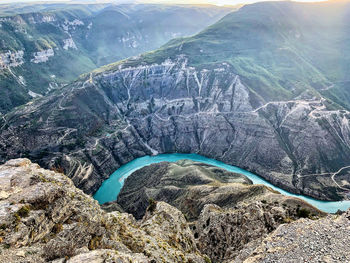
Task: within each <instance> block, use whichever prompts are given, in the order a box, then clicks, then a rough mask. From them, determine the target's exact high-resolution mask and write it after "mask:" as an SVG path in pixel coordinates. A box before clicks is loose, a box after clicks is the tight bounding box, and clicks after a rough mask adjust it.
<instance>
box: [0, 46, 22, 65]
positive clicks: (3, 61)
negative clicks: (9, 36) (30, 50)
mask: <svg viewBox="0 0 350 263" xmlns="http://www.w3.org/2000/svg"><path fill="white" fill-rule="evenodd" d="M23 55H24V51H23V50H19V51H16V52H12V51H7V52H5V53H0V69H4V68H7V67H17V66H20V65H22V64H23V63H24V59H23Z"/></svg>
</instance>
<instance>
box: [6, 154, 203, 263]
mask: <svg viewBox="0 0 350 263" xmlns="http://www.w3.org/2000/svg"><path fill="white" fill-rule="evenodd" d="M0 182H1V184H0V262H9V263H12V262H48V261H53V262H71V263H72V262H83V261H84V262H130V261H132V262H145V263H146V262H203V263H204V262H207V261H205V260H206V259H208V258H207V257H206V256H204V255H201V254H200V253H199V251H198V249H197V248H196V244H195V240H194V237H193V234H192V232H191V230H190V228H189V227H188V226H187V223H186V220H185V218H184V216H183V215H182V214H181V212H180V211H178V210H177V209H176V208H174V207H171V206H169V205H168V204H166V203H163V202H159V203H157V204H156V205H155V206H154V207H152V209H150V210H149V211H148V212H147V213H146V215H145V217H144V218H143V219H142V220H140V221H136V220H135V219H134V218H133V216H131V215H129V214H125V213H119V212H112V213H105V212H104V211H103V210H101V209H100V207H99V205H98V203H97V202H96V201H95V200H93V199H92V198H91V197H89V196H87V195H85V194H84V193H83V192H82V191H81V190H79V189H77V188H75V186H74V185H73V183H72V181H71V180H70V179H68V178H67V177H66V176H64V175H63V174H60V173H58V172H54V171H48V170H44V169H41V168H40V167H39V166H38V165H37V164H32V163H31V162H30V161H29V160H27V159H17V160H11V161H9V162H7V163H6V164H5V165H2V166H0Z"/></svg>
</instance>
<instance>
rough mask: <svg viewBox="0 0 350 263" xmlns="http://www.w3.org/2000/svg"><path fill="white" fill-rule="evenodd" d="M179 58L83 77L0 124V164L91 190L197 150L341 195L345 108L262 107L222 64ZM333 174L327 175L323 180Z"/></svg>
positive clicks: (317, 193)
mask: <svg viewBox="0 0 350 263" xmlns="http://www.w3.org/2000/svg"><path fill="white" fill-rule="evenodd" d="M186 63H187V62H186V58H184V57H179V59H178V60H177V61H170V60H167V61H165V62H164V63H162V64H155V65H150V66H149V65H144V66H138V67H126V68H123V64H120V65H119V66H118V67H117V68H115V69H111V70H105V71H102V72H101V73H98V72H97V73H94V74H90V75H87V76H86V77H85V78H82V79H80V80H78V81H76V82H74V83H72V84H71V85H70V86H67V87H66V88H65V89H64V90H63V91H62V92H61V91H59V92H56V93H53V94H52V95H51V96H47V97H46V98H42V99H38V100H36V101H35V102H33V103H32V104H30V105H26V106H25V107H23V108H22V109H18V110H16V111H14V112H12V113H10V114H8V115H6V116H5V117H4V118H3V120H2V121H1V125H0V126H1V127H2V129H1V137H2V138H3V139H2V140H1V153H2V154H1V156H2V160H5V159H8V158H13V157H16V156H28V157H30V158H31V159H33V160H36V161H38V162H39V163H40V164H43V165H44V166H45V167H50V166H56V167H63V168H64V170H65V171H66V172H67V174H68V176H70V177H71V178H72V179H73V181H74V182H75V183H76V185H77V186H78V187H79V188H81V189H83V190H84V191H85V192H87V193H93V192H95V191H96V190H97V189H98V187H99V186H100V185H101V183H102V181H103V180H104V179H106V178H108V176H109V175H110V174H111V173H112V172H113V171H114V170H116V169H117V168H118V167H119V166H120V165H122V164H124V163H126V162H128V161H131V160H133V159H134V158H137V157H140V156H143V155H145V154H156V153H166V152H182V153H189V152H192V153H199V154H201V155H204V156H208V157H211V158H215V159H217V160H222V161H224V162H226V163H229V164H234V165H236V166H239V167H242V168H245V169H247V170H250V171H253V172H256V173H257V174H259V175H261V176H263V177H264V178H266V179H267V180H269V181H271V182H272V183H274V184H276V185H278V186H281V187H282V188H284V189H287V190H290V191H293V192H298V193H303V194H306V195H310V196H314V197H316V198H319V199H326V200H338V199H341V198H343V197H345V193H346V192H347V191H348V188H347V187H348V182H349V179H348V177H347V173H346V172H347V168H344V169H343V170H341V171H340V172H339V173H337V171H338V170H339V169H340V168H342V167H345V166H347V165H348V163H347V160H348V158H349V154H350V151H349V128H350V127H349V117H350V115H349V112H347V111H346V110H330V109H328V108H327V104H326V102H325V101H324V100H323V99H320V98H317V97H312V96H311V97H310V96H309V95H307V94H305V96H304V97H300V98H299V99H297V100H291V101H276V102H268V103H265V102H264V101H263V100H262V99H261V98H260V97H259V96H257V95H256V94H255V93H254V92H252V91H251V90H250V89H248V88H247V87H246V86H245V85H244V83H242V81H241V80H240V77H239V76H238V75H236V74H235V73H234V72H233V71H232V69H231V67H230V65H228V64H225V63H224V64H217V65H212V66H211V67H210V68H209V67H208V68H202V69H198V68H194V67H190V66H188V65H187V64H186ZM332 175H334V176H332Z"/></svg>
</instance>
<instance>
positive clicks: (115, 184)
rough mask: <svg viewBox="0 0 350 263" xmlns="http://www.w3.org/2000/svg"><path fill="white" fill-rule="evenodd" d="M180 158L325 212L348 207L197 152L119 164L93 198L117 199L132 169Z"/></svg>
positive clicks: (100, 201)
mask: <svg viewBox="0 0 350 263" xmlns="http://www.w3.org/2000/svg"><path fill="white" fill-rule="evenodd" d="M182 159H188V160H192V161H197V162H201V163H206V164H210V165H214V166H217V167H221V168H224V169H226V170H228V171H230V172H234V173H240V174H244V175H245V176H247V177H248V178H249V179H250V180H252V181H253V183H254V184H264V185H266V186H269V187H271V188H273V189H274V190H277V191H279V192H280V193H281V194H284V195H289V196H294V197H298V198H300V199H303V200H305V201H306V202H308V203H310V204H312V205H313V206H315V207H317V208H318V209H320V210H322V211H325V212H328V213H335V212H336V211H337V210H338V209H340V210H343V211H345V210H346V209H347V208H349V207H350V201H336V202H328V201H320V200H316V199H314V198H311V197H307V196H303V195H297V194H292V193H289V192H287V191H285V190H283V189H281V188H279V187H276V186H274V185H272V184H271V183H269V182H268V181H266V180H265V179H263V178H261V177H259V176H257V175H255V174H253V173H250V172H248V171H246V170H243V169H241V168H238V167H236V166H232V165H228V164H225V163H223V162H220V161H216V160H213V159H209V158H206V157H204V156H201V155H198V154H180V153H174V154H160V155H156V156H144V157H141V158H138V159H135V160H133V161H131V162H129V163H127V164H125V165H123V166H121V167H120V168H119V169H118V170H116V171H115V172H114V173H113V174H112V175H111V176H110V177H109V178H108V179H107V180H106V181H104V182H103V184H102V185H101V187H100V188H99V189H98V191H97V192H96V193H95V195H94V198H95V199H96V200H97V201H98V202H99V203H100V204H103V203H106V202H111V201H115V200H117V197H118V194H119V192H120V190H121V188H122V187H123V184H124V180H125V179H126V178H127V177H128V176H129V175H130V174H132V173H133V172H134V171H136V170H138V169H140V168H142V167H144V166H147V165H150V164H152V163H159V162H176V161H179V160H182Z"/></svg>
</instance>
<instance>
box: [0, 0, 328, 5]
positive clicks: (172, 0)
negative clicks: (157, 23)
mask: <svg viewBox="0 0 350 263" xmlns="http://www.w3.org/2000/svg"><path fill="white" fill-rule="evenodd" d="M263 1H265V0H121V1H113V0H46V1H38V0H3V1H1V2H0V3H1V4H5V3H23V2H25V3H27V2H73V3H79V2H82V3H104V2H116V3H162V4H213V5H219V6H223V5H237V4H250V3H256V2H263ZM324 1H326V0H318V1H315V0H298V1H297V2H324Z"/></svg>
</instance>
